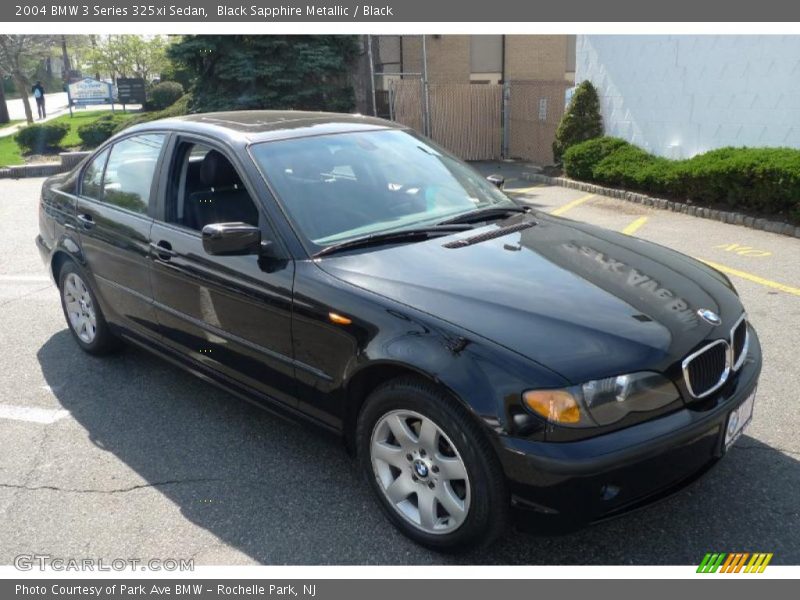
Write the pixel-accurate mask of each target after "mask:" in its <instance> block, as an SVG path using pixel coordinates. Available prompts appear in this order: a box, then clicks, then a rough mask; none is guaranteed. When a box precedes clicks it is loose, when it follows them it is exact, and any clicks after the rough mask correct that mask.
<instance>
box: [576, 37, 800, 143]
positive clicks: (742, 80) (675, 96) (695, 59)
mask: <svg viewBox="0 0 800 600" xmlns="http://www.w3.org/2000/svg"><path fill="white" fill-rule="evenodd" d="M576 59H577V64H576V76H575V81H576V82H578V83H579V82H581V81H584V80H587V79H588V80H589V81H591V82H592V83H593V84H594V85H595V86H596V87H597V91H598V93H599V94H600V101H601V106H602V113H603V119H604V124H605V129H606V134H607V135H613V136H617V137H621V138H623V139H626V140H628V141H630V142H632V143H634V144H636V145H638V146H641V147H643V148H645V149H646V150H649V151H650V152H653V153H655V154H659V155H661V156H667V157H670V158H686V157H690V156H693V155H695V154H698V153H701V152H705V151H706V150H710V149H713V148H719V147H722V146H791V147H794V148H800V36H778V35H775V36H767V35H736V36H733V35H670V36H666V35H665V36H660V35H649V36H646V35H641V36H625V35H579V36H578V40H577V49H576Z"/></svg>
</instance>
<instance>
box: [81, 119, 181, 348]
mask: <svg viewBox="0 0 800 600" xmlns="http://www.w3.org/2000/svg"><path fill="white" fill-rule="evenodd" d="M165 141H166V135H165V134H162V133H148V134H140V135H134V136H130V137H126V138H123V139H121V140H119V141H118V142H116V143H114V144H113V145H111V146H109V147H108V148H106V149H105V150H103V151H102V152H101V153H100V154H98V155H97V156H96V157H95V158H94V160H92V161H91V162H90V163H89V164H88V165H87V166H86V167H85V168H84V170H83V172H82V175H81V183H80V193H79V195H78V200H77V210H76V215H77V224H78V231H79V235H80V243H81V249H82V252H83V255H84V258H85V260H86V263H87V264H88V266H89V270H90V272H91V276H92V278H93V279H94V284H95V290H96V291H97V292H98V295H99V296H100V301H101V303H102V305H103V309H104V311H105V312H106V314H107V315H108V316H109V317H110V318H111V319H112V320H113V321H116V322H118V323H119V324H121V325H123V326H125V327H126V328H128V329H129V330H131V331H132V332H135V333H140V334H145V335H153V334H156V330H157V322H156V318H155V312H154V310H153V307H152V288H151V285H150V265H149V243H150V227H151V226H152V224H153V217H152V212H153V211H154V210H155V206H154V204H155V203H154V202H151V200H152V199H153V198H155V197H156V189H155V188H156V180H157V177H156V176H155V174H156V172H157V170H158V166H159V164H160V159H161V155H162V153H163V151H164V147H165Z"/></svg>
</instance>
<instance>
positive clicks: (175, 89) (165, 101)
mask: <svg viewBox="0 0 800 600" xmlns="http://www.w3.org/2000/svg"><path fill="white" fill-rule="evenodd" d="M149 96H150V98H149V106H150V108H151V109H152V110H164V109H165V108H167V107H168V106H171V105H172V104H175V102H177V101H178V99H179V98H180V97H181V96H183V86H182V85H181V84H180V83H178V82H177V81H162V82H161V83H157V84H156V85H154V86H153V87H152V89H151V90H150V94H149Z"/></svg>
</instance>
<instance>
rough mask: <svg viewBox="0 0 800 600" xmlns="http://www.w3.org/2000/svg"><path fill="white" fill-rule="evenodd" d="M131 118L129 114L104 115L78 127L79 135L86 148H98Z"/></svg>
mask: <svg viewBox="0 0 800 600" xmlns="http://www.w3.org/2000/svg"><path fill="white" fill-rule="evenodd" d="M130 118H131V117H130V116H128V115H116V114H108V115H104V116H102V117H100V118H99V119H97V120H95V121H92V122H91V123H86V124H85V125H81V126H80V127H78V137H80V138H81V142H82V143H83V147H84V148H87V149H90V148H96V147H97V146H99V145H100V144H102V143H103V142H105V141H106V140H107V139H108V138H110V137H111V136H112V135H114V131H115V130H116V128H117V127H119V126H120V125H121V124H123V123H125V122H126V121H128V120H129V119H130Z"/></svg>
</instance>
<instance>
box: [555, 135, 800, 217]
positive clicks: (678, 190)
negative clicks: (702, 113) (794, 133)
mask: <svg viewBox="0 0 800 600" xmlns="http://www.w3.org/2000/svg"><path fill="white" fill-rule="evenodd" d="M564 169H565V171H566V173H567V175H568V176H570V177H573V178H575V179H582V180H584V181H593V182H597V183H601V184H603V185H608V186H616V187H623V188H628V189H632V190H640V191H643V192H646V193H652V194H661V195H666V196H668V197H671V198H676V199H679V200H687V199H689V200H691V201H692V202H695V203H697V204H701V205H707V206H708V205H711V206H721V207H726V208H729V209H735V210H741V211H744V212H750V213H757V214H765V215H783V216H785V217H787V218H788V219H789V220H790V221H792V222H800V150H796V149H793V148H720V149H718V150H712V151H710V152H706V153H704V154H698V155H697V156H694V157H692V158H689V159H686V160H669V159H666V158H662V157H659V156H654V155H652V154H649V153H648V152H646V151H644V150H642V149H641V148H638V147H637V146H633V145H631V144H629V143H627V142H625V141H623V140H619V139H616V138H599V139H595V140H590V141H587V142H583V143H581V144H577V145H575V146H572V147H571V148H570V149H569V150H567V152H565V154H564Z"/></svg>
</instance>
